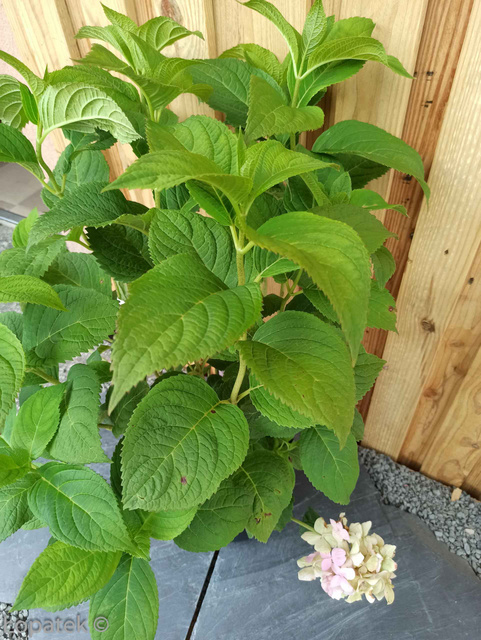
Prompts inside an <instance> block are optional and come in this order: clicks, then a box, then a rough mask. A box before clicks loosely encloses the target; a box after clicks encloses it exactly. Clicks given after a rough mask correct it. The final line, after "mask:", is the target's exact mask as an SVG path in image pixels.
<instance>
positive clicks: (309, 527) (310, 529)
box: [291, 518, 317, 533]
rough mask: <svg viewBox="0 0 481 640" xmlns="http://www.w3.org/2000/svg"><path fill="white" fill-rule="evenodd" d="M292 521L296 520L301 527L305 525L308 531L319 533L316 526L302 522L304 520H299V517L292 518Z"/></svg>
mask: <svg viewBox="0 0 481 640" xmlns="http://www.w3.org/2000/svg"><path fill="white" fill-rule="evenodd" d="M291 521H292V522H295V523H296V524H298V525H300V526H301V527H304V529H307V530H308V531H312V532H313V533H317V531H316V530H315V529H314V527H311V526H310V525H308V524H306V523H305V522H302V520H298V519H297V518H291Z"/></svg>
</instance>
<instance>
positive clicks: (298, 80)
mask: <svg viewBox="0 0 481 640" xmlns="http://www.w3.org/2000/svg"><path fill="white" fill-rule="evenodd" d="M300 86H301V78H298V77H297V76H296V83H295V85H294V91H293V93H292V101H291V107H297V98H298V97H299V88H300ZM290 146H291V151H294V150H295V148H296V134H295V133H291V135H290Z"/></svg>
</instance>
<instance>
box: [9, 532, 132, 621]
mask: <svg viewBox="0 0 481 640" xmlns="http://www.w3.org/2000/svg"><path fill="white" fill-rule="evenodd" d="M119 558H120V553H118V552H110V553H105V552H102V551H90V550H85V549H76V548H75V547H71V546H69V545H67V544H64V543H63V542H54V543H53V544H51V545H49V546H48V547H47V548H46V549H45V550H44V551H42V553H41V554H40V555H39V556H38V558H37V559H36V560H35V562H34V563H33V565H32V566H31V568H30V571H29V572H28V573H27V575H26V577H25V579H24V581H23V583H22V586H21V587H20V592H19V594H18V596H17V599H16V600H15V603H14V605H13V607H12V610H13V611H19V610H21V609H35V608H37V607H41V608H42V609H45V610H46V611H58V610H59V609H66V608H67V607H71V606H73V605H76V604H79V603H81V602H83V601H84V600H87V599H88V598H89V597H90V596H92V595H93V594H94V593H95V592H96V591H98V590H99V589H101V588H102V587H103V586H104V585H105V584H106V583H107V582H108V581H109V580H110V578H111V576H112V574H113V573H114V571H115V568H116V566H117V564H118V562H119Z"/></svg>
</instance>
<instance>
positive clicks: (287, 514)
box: [276, 496, 294, 531]
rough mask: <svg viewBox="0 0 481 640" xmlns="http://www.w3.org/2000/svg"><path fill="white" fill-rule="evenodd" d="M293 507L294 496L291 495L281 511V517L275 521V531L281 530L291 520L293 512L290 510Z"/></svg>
mask: <svg viewBox="0 0 481 640" xmlns="http://www.w3.org/2000/svg"><path fill="white" fill-rule="evenodd" d="M293 508H294V496H292V498H291V501H290V502H289V504H288V505H287V507H286V508H285V509H284V511H283V512H282V513H281V517H280V518H279V520H278V521H277V524H276V531H283V530H284V528H285V527H287V525H288V524H289V523H290V522H291V521H292V517H293V515H294V514H293V513H292V510H293Z"/></svg>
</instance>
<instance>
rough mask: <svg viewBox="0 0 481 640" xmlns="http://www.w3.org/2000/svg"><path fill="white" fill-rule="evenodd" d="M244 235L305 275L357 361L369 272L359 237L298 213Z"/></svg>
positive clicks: (336, 224)
mask: <svg viewBox="0 0 481 640" xmlns="http://www.w3.org/2000/svg"><path fill="white" fill-rule="evenodd" d="M261 144H262V143H261ZM258 146H259V145H258ZM299 229H302V234H301V233H299ZM247 236H248V237H249V239H250V240H252V241H254V242H255V243H256V244H257V245H258V246H260V247H263V248H265V249H270V250H271V251H275V252H276V253H280V254H281V255H282V256H285V257H286V258H289V259H290V260H293V261H294V262H295V263H296V264H298V265H299V266H300V267H302V268H303V269H305V270H306V271H307V273H308V274H309V275H310V276H311V278H312V279H313V280H314V282H316V284H317V285H318V286H319V288H321V289H322V290H323V291H324V292H325V293H326V295H327V296H328V298H329V300H330V301H331V303H332V304H333V306H334V309H335V310H336V312H337V314H338V315H339V318H340V320H341V326H342V328H343V331H344V334H345V336H346V339H347V340H348V343H349V346H350V349H351V354H352V357H353V359H354V360H355V358H356V356H357V352H358V348H359V343H360V341H361V339H362V336H363V333H364V328H365V326H366V319H367V307H368V302H369V294H370V271H371V268H370V263H369V255H368V253H367V251H366V248H365V247H364V245H363V243H362V241H361V239H360V238H359V236H358V235H357V233H356V232H355V231H354V230H353V229H351V228H350V227H348V226H347V225H346V224H343V223H341V222H338V221H336V220H329V219H328V218H323V217H320V216H316V215H315V214H313V213H308V212H296V213H286V214H284V215H282V216H278V217H276V218H272V219H271V220H268V221H267V222H266V223H264V224H263V225H262V226H261V227H259V229H257V231H254V230H253V229H250V228H249V229H247Z"/></svg>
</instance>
